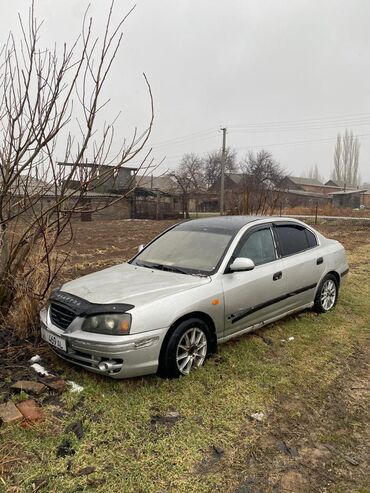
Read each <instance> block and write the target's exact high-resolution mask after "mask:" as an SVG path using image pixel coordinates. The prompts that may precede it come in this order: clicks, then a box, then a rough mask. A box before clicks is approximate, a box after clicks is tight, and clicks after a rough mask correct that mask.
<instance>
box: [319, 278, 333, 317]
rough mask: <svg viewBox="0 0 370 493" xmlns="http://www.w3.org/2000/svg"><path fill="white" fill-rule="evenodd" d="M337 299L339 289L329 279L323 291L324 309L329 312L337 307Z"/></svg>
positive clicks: (322, 302) (322, 301)
mask: <svg viewBox="0 0 370 493" xmlns="http://www.w3.org/2000/svg"><path fill="white" fill-rule="evenodd" d="M336 297H337V287H336V285H335V282H334V281H332V280H331V279H328V280H327V281H325V282H324V284H323V286H322V290H321V304H322V306H323V308H324V309H325V310H326V311H328V310H330V309H331V308H333V306H334V305H335V300H336Z"/></svg>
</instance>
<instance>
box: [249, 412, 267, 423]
mask: <svg viewBox="0 0 370 493" xmlns="http://www.w3.org/2000/svg"><path fill="white" fill-rule="evenodd" d="M264 417H265V415H264V414H263V413H253V414H251V418H252V419H255V420H256V421H259V422H261V421H262V420H263V418H264Z"/></svg>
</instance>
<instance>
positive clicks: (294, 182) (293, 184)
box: [280, 175, 341, 195]
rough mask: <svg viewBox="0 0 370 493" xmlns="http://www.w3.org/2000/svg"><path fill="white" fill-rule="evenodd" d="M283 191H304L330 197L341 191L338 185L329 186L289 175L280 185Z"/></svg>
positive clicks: (313, 179)
mask: <svg viewBox="0 0 370 493" xmlns="http://www.w3.org/2000/svg"><path fill="white" fill-rule="evenodd" d="M280 189H281V190H288V191H290V190H302V191H305V192H313V193H318V194H321V195H330V194H332V193H334V192H338V191H340V190H341V187H339V186H337V185H327V184H324V183H321V181H319V180H316V179H315V178H303V177H298V176H290V175H287V176H286V177H285V178H284V179H283V180H282V182H281V183H280Z"/></svg>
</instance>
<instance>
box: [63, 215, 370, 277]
mask: <svg viewBox="0 0 370 493" xmlns="http://www.w3.org/2000/svg"><path fill="white" fill-rule="evenodd" d="M176 222H178V221H151V220H134V219H133V220H131V219H129V220H124V221H117V220H112V221H92V222H85V223H82V222H76V223H75V225H74V241H73V246H72V247H71V256H70V258H69V261H68V262H67V264H66V268H65V270H64V274H63V277H64V279H73V278H74V277H78V276H81V275H83V274H88V273H90V272H93V271H95V270H98V269H101V268H104V267H109V266H111V265H114V264H115V263H119V262H124V261H126V260H128V259H130V258H131V257H132V256H133V255H134V254H135V253H136V252H137V248H138V246H139V245H141V244H145V243H147V242H148V241H149V240H151V239H152V238H154V237H155V236H157V235H158V234H160V233H162V232H163V231H165V230H166V229H167V228H169V227H170V226H172V225H173V224H176ZM317 229H318V230H319V231H320V232H321V233H323V234H324V235H326V236H328V237H330V238H333V239H335V240H338V241H340V242H341V243H342V244H343V245H344V246H345V248H346V249H349V250H351V249H353V248H355V247H359V246H360V245H363V244H366V243H368V242H369V241H370V223H369V224H367V225H366V224H365V225H364V224H358V223H355V222H353V223H352V222H349V223H343V222H336V221H321V222H320V224H319V225H317Z"/></svg>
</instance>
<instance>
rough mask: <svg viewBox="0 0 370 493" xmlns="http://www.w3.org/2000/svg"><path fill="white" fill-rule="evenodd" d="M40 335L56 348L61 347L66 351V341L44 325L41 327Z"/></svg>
mask: <svg viewBox="0 0 370 493" xmlns="http://www.w3.org/2000/svg"><path fill="white" fill-rule="evenodd" d="M41 337H42V338H43V339H44V340H45V341H46V342H48V343H49V344H51V345H52V346H54V347H56V348H57V349H61V350H62V351H67V343H66V341H65V340H64V339H62V338H61V337H58V336H56V335H55V334H52V333H51V332H49V331H48V330H46V329H44V327H41Z"/></svg>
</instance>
